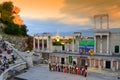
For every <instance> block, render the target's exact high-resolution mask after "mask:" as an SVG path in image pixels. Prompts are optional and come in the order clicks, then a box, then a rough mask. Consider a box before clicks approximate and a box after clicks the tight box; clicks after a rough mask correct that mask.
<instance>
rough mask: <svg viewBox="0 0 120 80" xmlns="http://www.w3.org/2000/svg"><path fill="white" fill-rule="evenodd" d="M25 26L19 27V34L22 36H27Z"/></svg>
mask: <svg viewBox="0 0 120 80" xmlns="http://www.w3.org/2000/svg"><path fill="white" fill-rule="evenodd" d="M27 31H28V30H27V26H26V25H22V26H21V32H22V35H23V36H27Z"/></svg>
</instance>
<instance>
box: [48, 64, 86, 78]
mask: <svg viewBox="0 0 120 80" xmlns="http://www.w3.org/2000/svg"><path fill="white" fill-rule="evenodd" d="M49 70H50V71H57V72H64V73H70V74H77V75H83V76H84V77H87V65H86V66H84V67H78V66H73V65H67V66H66V65H63V64H61V65H58V64H52V63H50V64H49Z"/></svg>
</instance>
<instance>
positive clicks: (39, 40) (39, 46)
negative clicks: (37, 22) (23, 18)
mask: <svg viewBox="0 0 120 80" xmlns="http://www.w3.org/2000/svg"><path fill="white" fill-rule="evenodd" d="M38 50H40V40H39V35H38Z"/></svg>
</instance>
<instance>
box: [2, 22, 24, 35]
mask: <svg viewBox="0 0 120 80" xmlns="http://www.w3.org/2000/svg"><path fill="white" fill-rule="evenodd" d="M4 32H5V33H6V34H11V35H22V31H21V29H20V28H19V26H18V25H17V24H14V23H9V24H8V25H7V26H6V27H5V28H4Z"/></svg>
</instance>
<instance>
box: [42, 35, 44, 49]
mask: <svg viewBox="0 0 120 80" xmlns="http://www.w3.org/2000/svg"><path fill="white" fill-rule="evenodd" d="M42 51H44V35H43V36H42Z"/></svg>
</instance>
